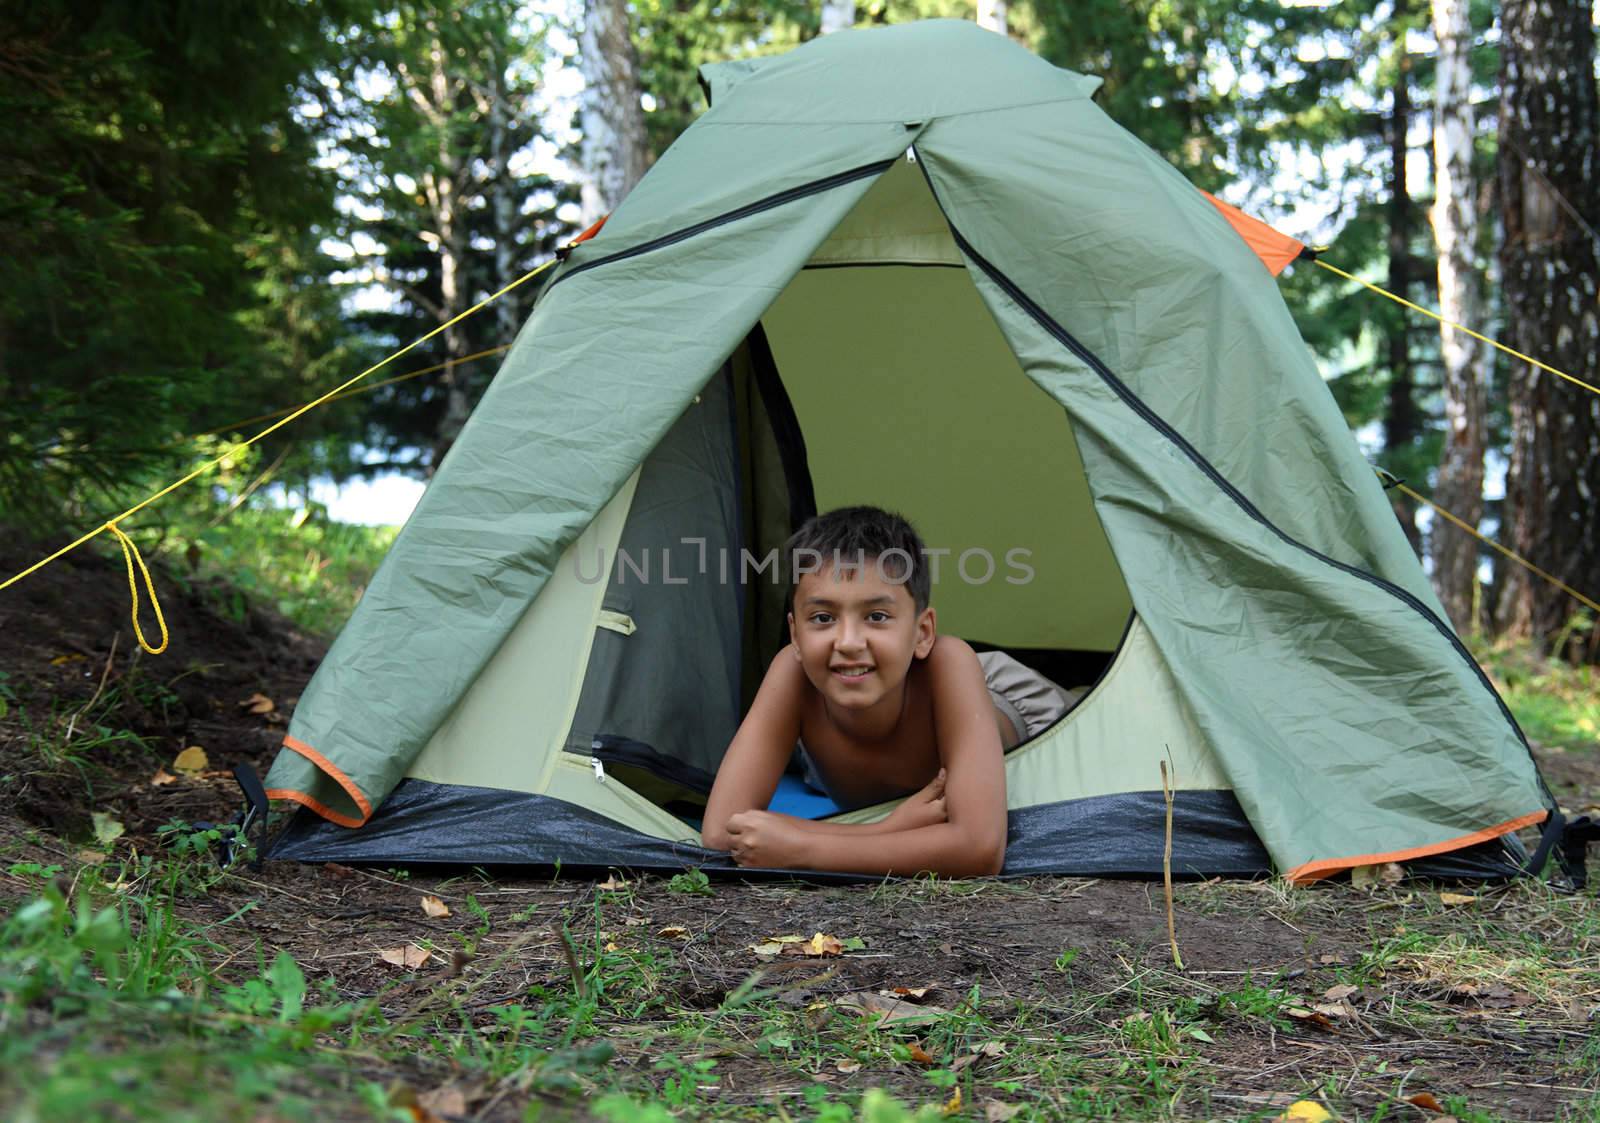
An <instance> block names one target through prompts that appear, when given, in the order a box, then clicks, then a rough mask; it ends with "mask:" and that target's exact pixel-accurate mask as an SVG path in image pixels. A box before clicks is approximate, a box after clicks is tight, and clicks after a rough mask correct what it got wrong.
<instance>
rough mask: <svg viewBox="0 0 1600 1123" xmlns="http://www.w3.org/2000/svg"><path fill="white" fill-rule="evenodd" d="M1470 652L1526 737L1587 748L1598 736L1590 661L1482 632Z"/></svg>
mask: <svg viewBox="0 0 1600 1123" xmlns="http://www.w3.org/2000/svg"><path fill="white" fill-rule="evenodd" d="M1583 617H1584V618H1586V617H1587V613H1585V614H1583ZM1576 630H1577V632H1578V634H1580V635H1583V634H1587V632H1588V631H1589V629H1588V628H1587V627H1584V628H1581V629H1576ZM1474 654H1475V655H1476V656H1477V658H1478V661H1479V662H1480V663H1482V664H1483V666H1484V669H1485V670H1487V671H1488V672H1489V674H1490V675H1491V676H1493V678H1494V679H1495V682H1496V683H1497V684H1498V685H1499V687H1500V692H1501V694H1502V696H1503V697H1504V698H1505V700H1506V705H1508V706H1510V707H1511V712H1512V713H1514V714H1515V715H1516V718H1517V723H1518V724H1519V725H1521V726H1522V729H1523V732H1525V733H1526V734H1527V735H1528V736H1529V737H1530V738H1532V739H1533V740H1535V741H1537V742H1539V743H1540V744H1543V745H1545V746H1547V747H1549V748H1554V749H1566V750H1573V751H1585V752H1592V751H1593V750H1594V747H1595V745H1596V743H1597V742H1600V689H1597V688H1600V675H1597V674H1596V672H1595V667H1594V665H1593V664H1592V663H1576V664H1574V663H1568V662H1566V661H1565V660H1562V659H1559V658H1553V657H1550V656H1546V655H1544V654H1543V653H1542V652H1541V651H1540V650H1539V648H1538V647H1536V646H1534V645H1532V644H1529V643H1526V642H1512V641H1496V642H1488V641H1485V640H1483V639H1481V638H1479V639H1478V640H1477V641H1476V642H1475V652H1474Z"/></svg>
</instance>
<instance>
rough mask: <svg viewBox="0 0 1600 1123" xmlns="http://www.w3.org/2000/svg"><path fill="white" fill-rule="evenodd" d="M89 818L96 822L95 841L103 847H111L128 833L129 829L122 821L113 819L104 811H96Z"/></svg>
mask: <svg viewBox="0 0 1600 1123" xmlns="http://www.w3.org/2000/svg"><path fill="white" fill-rule="evenodd" d="M89 818H90V819H91V820H92V821H93V822H94V840H95V841H96V842H98V843H99V844H100V845H101V846H106V847H109V846H110V845H111V844H112V843H114V842H116V841H117V839H119V838H121V837H122V836H123V835H124V834H125V833H127V830H128V828H127V827H125V826H123V825H122V822H121V820H118V819H113V818H112V817H111V816H110V815H108V814H106V813H105V812H104V811H95V812H93V813H92V814H90V816H89Z"/></svg>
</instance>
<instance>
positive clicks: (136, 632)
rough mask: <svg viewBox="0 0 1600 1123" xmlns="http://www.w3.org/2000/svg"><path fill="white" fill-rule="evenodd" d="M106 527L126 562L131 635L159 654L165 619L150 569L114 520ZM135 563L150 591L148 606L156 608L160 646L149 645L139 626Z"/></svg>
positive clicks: (163, 641) (164, 637)
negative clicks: (130, 601) (115, 540)
mask: <svg viewBox="0 0 1600 1123" xmlns="http://www.w3.org/2000/svg"><path fill="white" fill-rule="evenodd" d="M106 529H107V530H109V531H110V532H111V533H112V534H114V535H116V536H117V542H118V543H119V544H120V545H121V546H122V560H123V561H125V562H127V563H128V595H129V596H130V597H132V598H133V609H132V616H133V636H134V638H135V639H137V640H138V641H139V646H140V647H142V648H144V649H145V651H147V652H149V653H150V654H151V655H160V654H161V653H162V652H163V651H165V650H166V649H167V639H168V636H167V621H166V618H165V617H164V616H162V615H161V601H160V599H159V598H158V597H157V596H156V586H155V582H154V581H152V580H151V579H150V571H149V570H148V569H146V568H145V564H144V558H143V557H142V556H141V555H140V554H139V547H138V546H136V545H134V542H133V539H131V538H129V537H128V536H127V535H126V534H124V533H122V528H121V527H120V526H118V525H117V524H116V523H115V522H108V523H106ZM135 563H137V564H138V566H139V572H140V573H142V574H144V587H145V588H146V589H147V590H148V591H149V593H150V607H151V608H153V609H155V610H156V623H157V624H159V625H160V626H161V646H160V647H151V646H150V641H149V640H147V639H145V638H144V631H143V629H141V628H140V627H139V586H138V583H137V582H135V581H134V579H133V567H134V564H135Z"/></svg>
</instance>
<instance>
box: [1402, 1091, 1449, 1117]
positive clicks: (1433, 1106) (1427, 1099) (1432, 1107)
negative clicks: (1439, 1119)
mask: <svg viewBox="0 0 1600 1123" xmlns="http://www.w3.org/2000/svg"><path fill="white" fill-rule="evenodd" d="M1406 1103H1408V1104H1410V1105H1411V1106H1412V1107H1420V1108H1421V1109H1422V1110H1423V1111H1431V1112H1433V1113H1434V1114H1436V1115H1443V1114H1444V1105H1443V1104H1441V1103H1440V1102H1439V1101H1438V1100H1436V1099H1434V1097H1433V1093H1432V1092H1418V1093H1417V1094H1416V1095H1414V1096H1407V1097H1406Z"/></svg>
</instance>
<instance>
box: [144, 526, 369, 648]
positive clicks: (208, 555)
mask: <svg viewBox="0 0 1600 1123" xmlns="http://www.w3.org/2000/svg"><path fill="white" fill-rule="evenodd" d="M218 518H219V516H212V517H210V518H206V517H201V516H189V517H185V518H182V519H181V520H180V521H179V522H177V523H176V524H174V525H173V526H172V527H170V528H168V531H167V537H166V539H165V541H164V542H163V544H162V545H161V547H160V550H161V553H162V554H164V555H166V556H168V557H171V558H185V559H190V570H189V573H190V576H189V577H188V578H187V580H190V581H191V582H193V583H194V584H195V585H196V587H198V588H199V589H200V590H201V591H203V592H204V593H205V594H206V596H207V597H208V598H209V599H210V600H211V601H212V604H213V606H214V607H215V608H216V609H217V611H218V612H219V613H220V614H221V615H222V616H224V617H225V618H227V619H230V620H233V621H234V622H235V623H241V622H243V621H244V619H245V617H246V615H247V614H248V612H249V609H250V606H251V604H252V603H260V604H266V605H269V606H271V607H272V608H273V609H275V610H276V611H277V612H278V613H280V614H281V615H283V616H285V617H287V618H288V619H289V620H291V621H292V622H293V623H294V624H295V626H296V627H298V628H300V629H301V630H302V631H305V632H307V633H309V634H311V635H317V636H324V637H330V638H331V637H332V636H333V635H335V634H336V633H337V632H338V631H339V629H340V628H341V627H343V626H344V622H345V621H346V620H347V619H349V617H350V613H351V612H352V611H353V610H354V609H355V606H356V602H357V601H358V600H360V598H361V594H362V592H364V591H365V589H366V587H367V584H368V582H370V581H371V580H372V576H373V574H375V573H376V572H377V570H378V564H379V563H380V562H381V561H382V560H383V557H384V555H385V554H386V553H388V550H389V547H390V546H391V545H393V544H394V539H395V535H396V534H397V533H398V531H399V528H397V527H370V526H357V525H354V524H350V523H339V522H333V521H331V520H328V519H326V518H322V517H312V518H309V519H308V518H305V517H304V516H303V515H302V514H301V513H299V512H295V511H287V510H279V509H277V508H260V509H256V508H250V507H245V508H241V509H239V510H237V511H234V512H233V513H232V514H229V515H227V516H226V517H225V518H221V519H220V521H217V519H218Z"/></svg>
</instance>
